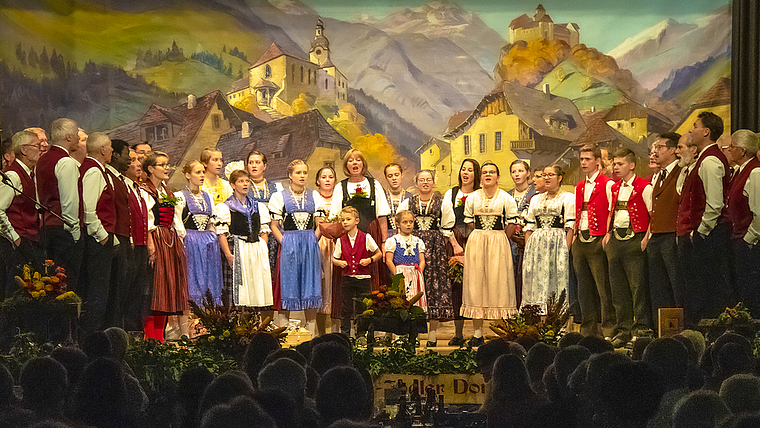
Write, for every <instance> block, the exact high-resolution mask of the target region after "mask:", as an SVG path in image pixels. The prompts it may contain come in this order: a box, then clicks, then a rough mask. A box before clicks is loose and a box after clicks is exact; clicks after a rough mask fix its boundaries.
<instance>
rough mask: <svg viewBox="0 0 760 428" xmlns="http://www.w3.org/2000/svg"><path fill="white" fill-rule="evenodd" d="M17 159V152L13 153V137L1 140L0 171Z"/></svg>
mask: <svg viewBox="0 0 760 428" xmlns="http://www.w3.org/2000/svg"><path fill="white" fill-rule="evenodd" d="M14 160H16V154H15V153H13V139H11V138H6V139H5V140H3V141H0V171H5V170H7V169H8V165H10V164H12V163H13V161H14Z"/></svg>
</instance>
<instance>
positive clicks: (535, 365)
mask: <svg viewBox="0 0 760 428" xmlns="http://www.w3.org/2000/svg"><path fill="white" fill-rule="evenodd" d="M555 355H557V349H556V348H554V347H551V346H549V345H547V344H546V343H543V342H538V343H536V344H535V345H533V346H531V348H530V349H529V350H528V356H527V357H526V358H525V367H526V368H527V369H528V375H530V381H531V384H532V385H534V389H535V385H537V384H538V383H540V382H541V379H542V378H543V376H544V372H545V371H546V368H547V367H549V366H550V365H551V364H552V363H553V362H554V356H555ZM537 392H538V391H537Z"/></svg>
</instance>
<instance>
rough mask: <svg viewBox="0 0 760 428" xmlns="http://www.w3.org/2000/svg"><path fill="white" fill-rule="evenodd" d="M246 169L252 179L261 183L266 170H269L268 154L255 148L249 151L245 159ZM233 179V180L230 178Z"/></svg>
mask: <svg viewBox="0 0 760 428" xmlns="http://www.w3.org/2000/svg"><path fill="white" fill-rule="evenodd" d="M245 165H246V171H247V172H248V175H250V178H251V181H253V182H254V183H260V182H261V181H262V180H264V171H266V170H267V155H265V154H264V153H261V152H259V151H258V150H254V151H252V152H250V153H248V157H247V158H246V160H245ZM230 181H232V180H230Z"/></svg>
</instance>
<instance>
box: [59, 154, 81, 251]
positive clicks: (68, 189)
mask: <svg viewBox="0 0 760 428" xmlns="http://www.w3.org/2000/svg"><path fill="white" fill-rule="evenodd" d="M58 147H59V148H61V149H63V150H64V151H65V152H66V153H67V154H68V153H69V151H68V150H66V149H65V148H63V147H61V146H58ZM55 178H56V180H58V195H59V196H60V198H61V216H62V217H63V219H64V220H66V221H67V222H69V223H71V224H72V225H73V226H71V227H69V226H68V225H66V224H64V226H63V228H64V229H65V230H66V231H68V232H69V233H71V237H72V238H74V241H79V238H80V236H81V231H80V230H79V162H77V160H76V159H74V158H72V157H71V156H68V157H65V158H61V160H59V161H58V163H56V164H55Z"/></svg>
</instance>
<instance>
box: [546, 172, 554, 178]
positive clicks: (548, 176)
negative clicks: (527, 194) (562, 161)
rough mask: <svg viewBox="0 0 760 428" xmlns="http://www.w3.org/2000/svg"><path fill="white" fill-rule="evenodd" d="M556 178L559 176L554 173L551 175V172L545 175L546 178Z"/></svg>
mask: <svg viewBox="0 0 760 428" xmlns="http://www.w3.org/2000/svg"><path fill="white" fill-rule="evenodd" d="M556 176H557V174H554V173H551V172H549V173H544V178H552V177H556Z"/></svg>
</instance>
